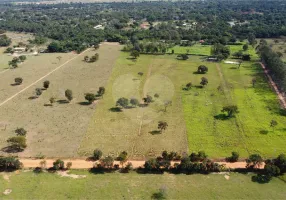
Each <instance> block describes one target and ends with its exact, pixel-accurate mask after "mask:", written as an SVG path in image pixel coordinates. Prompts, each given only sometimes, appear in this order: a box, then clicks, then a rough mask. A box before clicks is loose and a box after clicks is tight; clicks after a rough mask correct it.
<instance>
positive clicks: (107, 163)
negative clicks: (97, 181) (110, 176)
mask: <svg viewBox="0 0 286 200" xmlns="http://www.w3.org/2000/svg"><path fill="white" fill-rule="evenodd" d="M113 162H114V159H113V158H112V157H111V156H106V157H105V158H102V159H101V160H100V163H101V165H102V166H103V167H105V168H108V169H110V168H112V167H113Z"/></svg>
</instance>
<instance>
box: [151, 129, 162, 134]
mask: <svg viewBox="0 0 286 200" xmlns="http://www.w3.org/2000/svg"><path fill="white" fill-rule="evenodd" d="M149 133H150V134H152V135H159V134H161V131H158V130H153V131H150V132H149Z"/></svg>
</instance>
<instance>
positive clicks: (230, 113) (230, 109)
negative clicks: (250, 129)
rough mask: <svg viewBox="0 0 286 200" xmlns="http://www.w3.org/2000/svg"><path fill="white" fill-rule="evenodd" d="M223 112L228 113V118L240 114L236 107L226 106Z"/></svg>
mask: <svg viewBox="0 0 286 200" xmlns="http://www.w3.org/2000/svg"><path fill="white" fill-rule="evenodd" d="M221 112H227V116H228V117H233V116H234V114H235V113H238V108H237V106H236V105H229V106H224V107H223V108H222V110H221Z"/></svg>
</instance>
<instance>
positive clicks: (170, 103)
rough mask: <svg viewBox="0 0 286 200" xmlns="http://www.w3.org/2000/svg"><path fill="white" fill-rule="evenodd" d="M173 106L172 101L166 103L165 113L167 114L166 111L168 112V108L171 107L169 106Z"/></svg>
mask: <svg viewBox="0 0 286 200" xmlns="http://www.w3.org/2000/svg"><path fill="white" fill-rule="evenodd" d="M171 105H172V101H170V100H168V101H165V102H164V108H165V110H164V112H166V111H167V107H169V106H171Z"/></svg>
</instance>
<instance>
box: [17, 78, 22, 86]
mask: <svg viewBox="0 0 286 200" xmlns="http://www.w3.org/2000/svg"><path fill="white" fill-rule="evenodd" d="M15 83H16V84H17V85H21V84H22V83H23V78H21V77H17V78H15Z"/></svg>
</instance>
